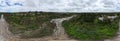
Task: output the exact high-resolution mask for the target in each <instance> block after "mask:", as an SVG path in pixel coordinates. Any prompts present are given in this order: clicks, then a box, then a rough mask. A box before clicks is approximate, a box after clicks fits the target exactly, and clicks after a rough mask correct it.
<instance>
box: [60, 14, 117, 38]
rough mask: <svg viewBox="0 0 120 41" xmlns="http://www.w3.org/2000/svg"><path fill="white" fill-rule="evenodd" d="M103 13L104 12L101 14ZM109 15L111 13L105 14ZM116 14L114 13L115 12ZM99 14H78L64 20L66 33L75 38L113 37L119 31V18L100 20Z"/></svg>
mask: <svg viewBox="0 0 120 41" xmlns="http://www.w3.org/2000/svg"><path fill="white" fill-rule="evenodd" d="M101 15H102V14H101ZM104 15H109V14H104ZM113 15H114V14H113ZM98 16H100V15H98V14H78V16H77V17H74V18H73V19H70V20H69V21H64V22H63V24H62V25H63V27H64V28H65V31H66V33H67V34H68V35H69V36H70V37H71V38H75V39H81V40H102V39H108V38H112V37H113V36H115V35H116V32H117V31H118V28H119V27H118V19H117V18H116V19H115V20H114V21H112V22H111V21H110V20H104V21H100V20H98Z"/></svg>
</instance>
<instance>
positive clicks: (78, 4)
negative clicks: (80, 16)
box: [0, 0, 120, 12]
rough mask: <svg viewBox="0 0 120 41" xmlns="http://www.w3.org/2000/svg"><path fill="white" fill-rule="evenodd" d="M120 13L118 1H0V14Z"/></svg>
mask: <svg viewBox="0 0 120 41" xmlns="http://www.w3.org/2000/svg"><path fill="white" fill-rule="evenodd" d="M28 11H44V12H120V0H0V12H28Z"/></svg>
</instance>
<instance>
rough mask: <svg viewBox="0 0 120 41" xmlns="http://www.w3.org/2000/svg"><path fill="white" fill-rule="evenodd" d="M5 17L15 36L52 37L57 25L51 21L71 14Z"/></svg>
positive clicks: (9, 15) (23, 14)
mask: <svg viewBox="0 0 120 41" xmlns="http://www.w3.org/2000/svg"><path fill="white" fill-rule="evenodd" d="M4 15H5V19H6V20H7V22H8V23H9V26H10V28H9V30H10V31H11V32H12V33H13V34H15V35H19V36H21V38H39V37H44V36H50V35H52V34H53V30H54V28H55V24H54V23H51V22H50V20H51V19H55V18H62V17H68V16H70V14H69V15H68V14H56V13H42V12H41V13H36V12H29V13H28V12H27V13H10V14H4Z"/></svg>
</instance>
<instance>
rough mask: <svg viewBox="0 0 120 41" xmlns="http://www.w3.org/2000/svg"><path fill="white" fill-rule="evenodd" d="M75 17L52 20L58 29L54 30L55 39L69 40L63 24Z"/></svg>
mask: <svg viewBox="0 0 120 41" xmlns="http://www.w3.org/2000/svg"><path fill="white" fill-rule="evenodd" d="M73 17H74V16H71V17H67V18H59V19H52V20H51V22H54V23H56V29H55V30H54V38H55V39H58V40H59V39H60V40H65V39H69V38H68V36H67V34H66V33H65V30H64V28H63V27H62V22H63V21H65V20H69V19H71V18H73Z"/></svg>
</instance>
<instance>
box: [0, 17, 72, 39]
mask: <svg viewBox="0 0 120 41" xmlns="http://www.w3.org/2000/svg"><path fill="white" fill-rule="evenodd" d="M72 17H73V16H71V17H67V18H59V19H53V20H51V22H54V23H56V29H55V30H54V32H55V33H54V34H53V36H47V37H43V38H32V39H20V38H19V36H15V35H13V34H12V33H11V32H10V31H9V30H8V27H9V26H8V23H7V22H6V20H5V19H4V17H3V15H2V16H1V19H0V41H50V40H55V39H57V40H62V41H64V40H66V39H69V38H68V37H67V35H66V33H65V32H64V28H63V27H62V25H61V24H62V22H63V21H64V20H69V19H71V18H72Z"/></svg>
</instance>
